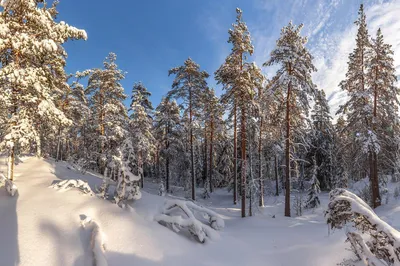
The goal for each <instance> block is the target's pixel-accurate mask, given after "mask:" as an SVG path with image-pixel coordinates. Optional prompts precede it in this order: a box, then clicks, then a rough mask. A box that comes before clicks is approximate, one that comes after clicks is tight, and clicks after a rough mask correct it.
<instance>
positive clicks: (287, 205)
mask: <svg viewBox="0 0 400 266" xmlns="http://www.w3.org/2000/svg"><path fill="white" fill-rule="evenodd" d="M291 87H292V84H291V82H289V85H288V92H287V99H286V147H285V155H286V158H285V159H286V168H285V171H286V181H285V216H287V217H290V94H291V89H292V88H291Z"/></svg>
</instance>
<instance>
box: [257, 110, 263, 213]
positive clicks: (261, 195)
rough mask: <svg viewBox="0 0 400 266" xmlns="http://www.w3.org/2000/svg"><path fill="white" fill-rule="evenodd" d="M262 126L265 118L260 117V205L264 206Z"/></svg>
mask: <svg viewBox="0 0 400 266" xmlns="http://www.w3.org/2000/svg"><path fill="white" fill-rule="evenodd" d="M262 128H263V118H262V117H261V119H260V129H259V131H260V136H259V139H258V180H259V185H260V198H259V202H258V204H259V206H260V207H264V179H263V178H262V163H261V151H262V148H261V145H262Z"/></svg>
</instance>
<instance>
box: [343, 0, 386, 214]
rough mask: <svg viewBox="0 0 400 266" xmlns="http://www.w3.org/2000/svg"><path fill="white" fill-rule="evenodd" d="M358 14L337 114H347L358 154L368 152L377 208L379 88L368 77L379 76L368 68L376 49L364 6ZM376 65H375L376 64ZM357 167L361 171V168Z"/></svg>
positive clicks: (348, 126)
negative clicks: (343, 98) (344, 95)
mask: <svg viewBox="0 0 400 266" xmlns="http://www.w3.org/2000/svg"><path fill="white" fill-rule="evenodd" d="M358 15H359V17H358V19H357V21H356V22H355V24H356V25H357V26H358V32H357V37H356V47H355V49H354V50H353V52H352V53H351V54H350V55H349V61H348V70H347V73H346V79H345V80H343V81H342V82H341V83H340V87H341V88H342V90H345V91H346V92H347V94H348V100H347V102H346V103H345V104H344V105H342V106H340V108H339V110H338V112H337V114H342V115H344V116H345V117H346V120H345V121H346V126H345V127H344V128H345V130H346V132H347V133H348V134H350V135H352V136H354V137H353V138H352V139H350V141H351V142H352V143H353V146H357V147H358V150H359V153H362V154H365V155H367V158H365V160H364V161H365V162H367V163H368V166H369V178H370V183H371V192H372V195H371V202H372V204H373V207H374V208H375V207H377V206H379V205H380V204H381V203H380V201H381V199H380V194H379V180H378V176H377V171H376V170H375V166H376V164H375V162H374V161H375V159H376V154H377V153H379V151H380V143H379V140H378V136H377V134H376V132H375V131H374V128H375V127H376V121H375V120H376V119H375V117H374V113H375V112H376V111H377V110H376V106H377V105H376V104H375V102H376V101H377V97H375V92H374V91H376V92H378V89H377V86H375V85H372V84H371V83H372V82H370V80H369V78H370V79H371V78H372V79H374V76H377V75H376V73H371V71H368V69H369V68H370V66H371V62H372V61H371V60H372V55H373V50H374V49H372V44H371V41H370V39H369V35H368V29H367V23H366V16H365V12H364V6H363V5H361V6H360V9H359V11H358ZM377 49H379V48H377ZM376 59H377V58H376V56H375V62H377V61H376ZM378 60H379V59H378ZM374 65H375V66H376V63H375V64H374ZM377 70H378V67H377V66H376V68H375V72H376V71H377ZM368 72H370V73H368ZM372 72H374V70H372ZM378 79H379V78H378ZM371 85H372V86H371ZM357 170H358V172H362V168H360V169H357Z"/></svg>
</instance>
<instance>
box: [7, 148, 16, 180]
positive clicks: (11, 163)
mask: <svg viewBox="0 0 400 266" xmlns="http://www.w3.org/2000/svg"><path fill="white" fill-rule="evenodd" d="M14 164H15V143H14V145H13V147H12V148H11V149H10V154H9V156H8V175H7V178H8V179H9V180H11V181H13V180H14Z"/></svg>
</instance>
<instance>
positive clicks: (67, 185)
mask: <svg viewBox="0 0 400 266" xmlns="http://www.w3.org/2000/svg"><path fill="white" fill-rule="evenodd" d="M49 187H51V188H54V189H56V190H58V191H67V190H70V189H72V188H77V189H78V190H80V191H81V192H83V193H84V194H89V195H91V196H92V195H94V193H93V191H92V189H91V188H90V186H89V185H88V183H87V181H83V180H81V179H67V180H63V181H60V182H57V183H55V184H52V185H50V186H49Z"/></svg>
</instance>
